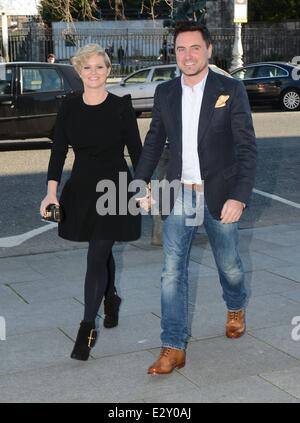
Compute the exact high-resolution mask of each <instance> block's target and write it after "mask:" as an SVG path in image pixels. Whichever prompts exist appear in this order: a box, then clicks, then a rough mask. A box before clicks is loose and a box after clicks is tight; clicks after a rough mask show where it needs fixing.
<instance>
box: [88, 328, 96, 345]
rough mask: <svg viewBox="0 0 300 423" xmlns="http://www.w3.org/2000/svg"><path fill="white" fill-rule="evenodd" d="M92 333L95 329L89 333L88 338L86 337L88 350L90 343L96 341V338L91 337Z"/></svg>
mask: <svg viewBox="0 0 300 423" xmlns="http://www.w3.org/2000/svg"><path fill="white" fill-rule="evenodd" d="M94 332H96V330H95V329H92V330H91V331H90V334H89V336H88V341H89V342H88V347H89V348H91V345H92V342H93V341H95V340H96V336H93V335H94Z"/></svg>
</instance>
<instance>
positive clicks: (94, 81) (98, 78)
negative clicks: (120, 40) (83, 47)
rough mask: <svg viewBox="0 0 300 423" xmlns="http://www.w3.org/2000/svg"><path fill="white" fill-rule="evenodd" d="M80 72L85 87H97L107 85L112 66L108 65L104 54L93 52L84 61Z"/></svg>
mask: <svg viewBox="0 0 300 423" xmlns="http://www.w3.org/2000/svg"><path fill="white" fill-rule="evenodd" d="M78 72H79V75H80V77H81V79H82V82H83V85H84V88H85V89H86V88H89V89H97V88H101V87H103V86H105V83H106V79H107V77H108V75H109V74H110V68H108V67H107V66H106V64H105V62H104V58H103V57H102V56H100V55H99V54H93V55H92V56H90V57H89V58H88V59H87V60H86V61H85V62H84V63H82V65H81V67H80V68H79V70H78Z"/></svg>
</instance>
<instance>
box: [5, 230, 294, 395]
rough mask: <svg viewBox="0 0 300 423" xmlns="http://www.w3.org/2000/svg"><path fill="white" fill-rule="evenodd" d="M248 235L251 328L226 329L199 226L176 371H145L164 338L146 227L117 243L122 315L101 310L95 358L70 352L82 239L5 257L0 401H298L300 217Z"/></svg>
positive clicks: (156, 256)
mask: <svg viewBox="0 0 300 423" xmlns="http://www.w3.org/2000/svg"><path fill="white" fill-rule="evenodd" d="M240 244H241V252H242V256H243V260H244V265H245V269H246V272H247V285H248V287H249V289H250V290H251V299H250V303H249V307H248V309H247V333H246V334H245V336H243V337H242V338H240V339H236V340H230V339H227V338H226V337H225V336H224V323H225V314H226V309H225V306H224V303H223V300H222V297H221V291H220V286H219V283H218V278H217V272H216V267H215V264H214V261H213V257H212V254H211V250H210V247H209V244H208V243H207V238H206V235H205V233H204V232H203V231H202V229H200V230H199V231H198V234H197V236H196V239H195V243H194V246H193V249H192V252H191V264H190V282H191V283H190V290H191V292H190V306H191V307H190V317H191V328H192V338H191V342H190V344H189V347H188V350H187V363H186V366H185V367H184V368H183V369H181V370H179V371H174V372H173V373H172V374H170V375H168V376H149V375H147V372H146V369H147V367H148V366H149V365H150V364H151V362H152V361H153V360H154V359H155V357H156V356H157V354H158V352H159V347H160V339H159V335H160V273H161V267H162V249H161V248H160V247H154V246H151V243H150V238H149V236H147V234H146V235H144V236H143V238H141V239H140V240H139V241H136V242H133V243H129V244H118V245H116V246H115V249H114V250H115V257H116V261H117V286H118V289H119V293H120V295H121V297H122V298H123V302H122V306H121V311H120V322H119V326H118V327H116V328H114V329H104V328H103V326H102V322H103V320H102V318H103V309H102V308H101V309H100V312H99V315H100V318H99V327H100V335H99V340H98V342H97V344H96V346H95V348H94V349H93V350H92V356H91V358H90V359H89V361H87V362H79V361H75V360H71V359H70V352H71V349H72V346H73V342H74V339H75V336H76V333H77V329H78V324H79V321H80V320H81V318H82V312H83V278H84V273H85V260H86V248H85V246H84V247H83V248H79V249H72V250H65V251H56V252H55V251H54V252H49V253H35V254H31V255H20V256H16V257H6V258H5V257H4V258H1V259H0V269H1V273H0V316H2V318H1V319H0V328H1V329H0V339H1V340H0V354H1V361H0V363H1V364H0V402H28V403H32V402H42V403H45V402H100V403H179V402H180V403H182V402H183V403H208V402H214V403H218V402H220V403H223V402H240V403H249V402H267V403H274V402H287V403H294V402H298V403H299V402H300V339H299V338H300V224H297V223H294V224H289V225H276V226H270V227H262V228H253V229H242V230H240ZM3 318H4V319H5V327H4V319H3ZM297 325H298V326H297ZM4 329H6V331H4ZM5 332H6V333H5ZM5 335H6V340H4V339H3V338H4V337H5Z"/></svg>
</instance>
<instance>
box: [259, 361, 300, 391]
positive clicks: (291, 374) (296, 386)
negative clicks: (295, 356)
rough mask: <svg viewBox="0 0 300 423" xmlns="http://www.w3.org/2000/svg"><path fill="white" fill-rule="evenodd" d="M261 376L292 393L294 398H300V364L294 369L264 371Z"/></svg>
mask: <svg viewBox="0 0 300 423" xmlns="http://www.w3.org/2000/svg"><path fill="white" fill-rule="evenodd" d="M261 377H263V378H264V379H265V380H266V381H268V382H270V383H272V384H273V385H275V386H277V387H278V388H280V389H282V390H283V391H284V392H287V393H288V394H290V395H292V396H293V397H294V398H298V399H300V366H297V367H294V368H292V369H284V370H281V371H275V372H267V373H262V374H261Z"/></svg>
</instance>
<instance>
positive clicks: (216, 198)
mask: <svg viewBox="0 0 300 423" xmlns="http://www.w3.org/2000/svg"><path fill="white" fill-rule="evenodd" d="M221 95H223V96H229V98H228V99H227V101H226V104H225V106H224V107H219V108H216V107H215V105H216V102H217V100H218V98H219V96H221ZM181 107H182V87H181V78H180V77H178V78H175V79H173V80H171V81H168V82H166V83H163V84H160V85H158V87H157V89H156V92H155V96H154V106H153V110H152V122H151V125H150V129H149V132H148V134H147V136H146V139H145V144H144V148H143V152H142V155H141V157H140V160H139V163H138V166H137V169H136V172H135V179H142V180H144V181H146V182H147V183H148V182H149V181H150V179H151V176H152V174H153V172H154V170H155V168H156V166H157V164H158V161H159V159H160V156H161V154H162V152H163V149H164V145H165V141H166V139H168V142H169V149H170V159H169V164H168V169H167V175H166V179H167V180H168V181H169V182H171V181H173V180H176V179H177V180H180V179H181V173H182V109H181ZM198 154H199V160H200V170H201V177H202V179H204V195H205V200H206V203H207V206H208V209H209V211H210V213H211V214H212V216H213V217H214V218H215V219H220V214H221V210H222V207H223V205H224V203H225V201H226V200H227V199H234V200H238V201H241V202H243V203H245V204H246V205H247V204H248V203H249V199H250V196H251V192H252V188H253V184H254V178H255V169H256V142H255V133H254V129H253V123H252V117H251V111H250V106H249V101H248V97H247V93H246V90H245V88H244V85H243V83H241V82H239V81H237V80H235V79H233V78H229V77H226V76H223V75H220V74H217V73H216V72H214V71H212V70H209V73H208V75H207V80H206V84H205V89H204V93H203V100H202V106H201V113H200V118H199V127H198ZM173 202H174V199H173V201H172V205H171V210H172V208H173Z"/></svg>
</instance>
